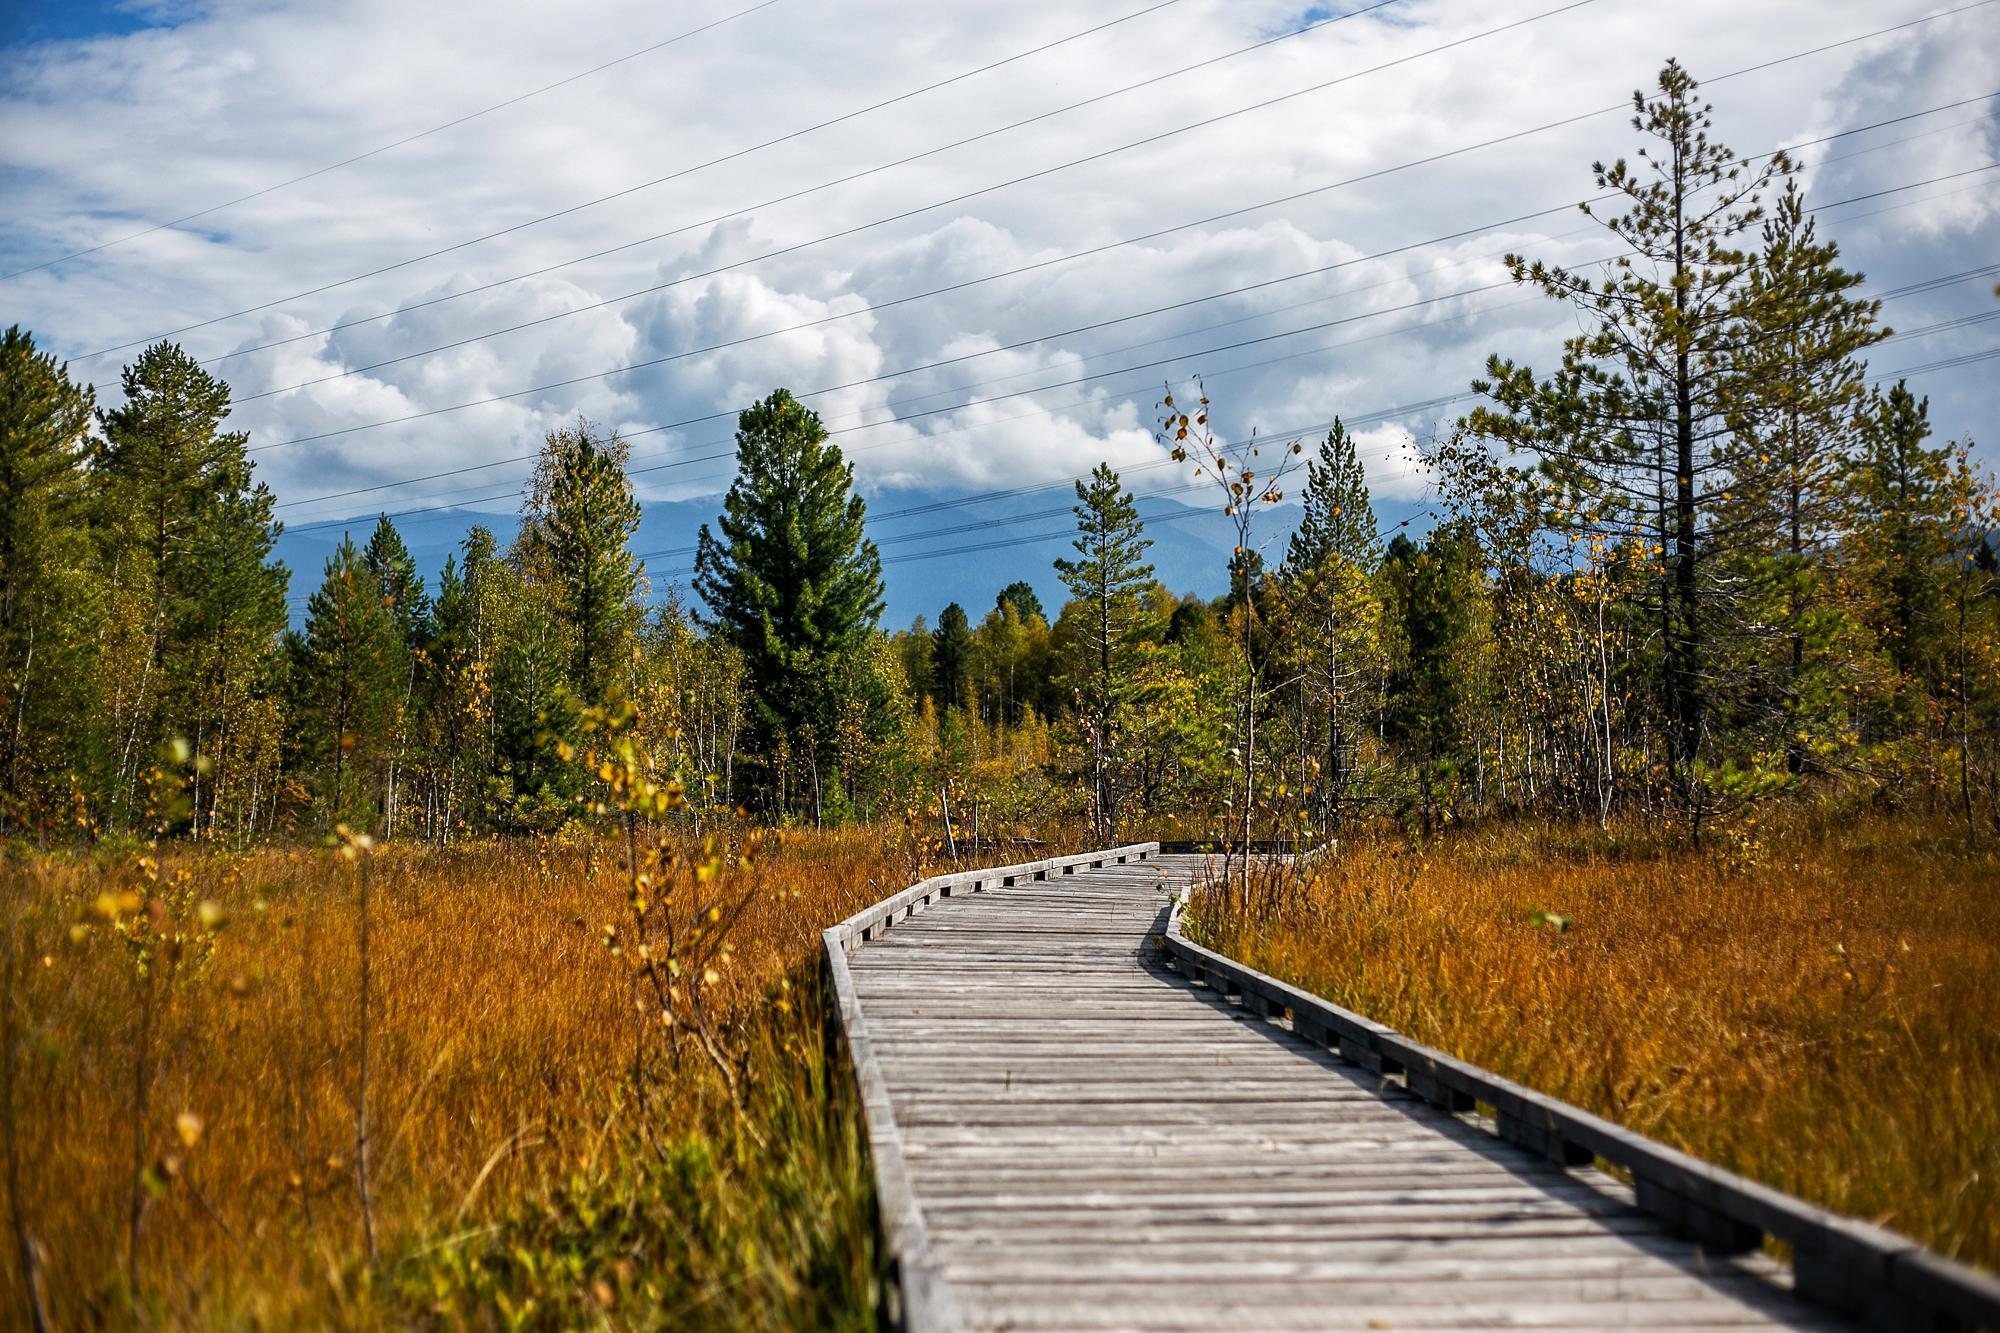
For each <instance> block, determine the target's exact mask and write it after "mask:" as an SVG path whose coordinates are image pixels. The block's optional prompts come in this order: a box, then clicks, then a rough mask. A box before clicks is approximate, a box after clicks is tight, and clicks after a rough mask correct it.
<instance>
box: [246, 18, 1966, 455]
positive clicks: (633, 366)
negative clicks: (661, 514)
mask: <svg viewBox="0 0 2000 1333" xmlns="http://www.w3.org/2000/svg"><path fill="white" fill-rule="evenodd" d="M1579 2H1580V3H1594V0H1579ZM1992 2H1993V0H1981V3H1992ZM1990 95H1991V94H1989V96H1990ZM1968 100H1978V99H1968ZM1952 105H1963V103H1954V104H1952ZM1608 109H1612V110H1615V109H1617V108H1608ZM1940 109H1942V108H1940ZM1605 110H1606V109H1600V110H1597V111H1592V112H1586V113H1583V114H1582V115H1578V116H1570V117H1566V118H1564V119H1562V120H1557V121H1551V122H1549V123H1547V124H1544V125H1540V126H1536V127H1534V128H1532V129H1528V130H1521V131H1517V132H1515V133H1513V134H1507V135H1502V136H1500V137H1498V138H1494V139H1487V140H1483V141H1481V142H1479V143H1476V144H1469V145H1465V146H1463V147H1460V148H1455V149H1451V150H1448V151H1446V152H1443V153H1437V154H1433V155H1432V156H1429V157H1425V158H1419V159H1416V160H1415V161H1411V162H1404V163H1399V164H1397V165H1394V166H1390V167H1384V168H1381V169H1380V170H1377V171H1372V172H1368V173H1365V174H1363V175H1360V176H1352V177H1349V178H1347V179H1345V180H1342V181H1336V182H1334V183H1332V184H1329V185H1324V186H1319V187H1316V188H1314V189H1311V190H1305V191H1300V192H1298V193H1295V194H1291V195H1287V196H1284V197H1282V198H1279V199H1274V200H1267V201H1265V202H1263V203H1258V204H1251V205H1247V206H1244V207H1241V208H1235V209H1230V210H1228V211H1225V212H1222V213H1217V214H1213V215H1210V216H1208V217H1205V218H1200V219H1196V220H1195V221H1192V222H1185V223H1180V224H1177V225H1175V226H1172V227H1165V228H1160V229H1157V230H1154V231H1151V232H1147V233H1145V234H1144V235H1141V236H1135V237H1128V238H1126V239H1124V240H1120V241H1113V242H1107V243H1105V244H1102V245H1097V246H1092V247H1090V248H1088V249H1085V250H1080V251H1075V252H1072V253H1070V254H1067V255H1060V256H1053V257H1050V258H1047V259H1042V260H1038V261H1035V262H1033V263H1030V264H1024V265H1020V266H1018V267H1016V268H1014V269H1009V270H1005V271H1003V272H1001V273H996V274H988V275H984V276H982V277H979V278H973V279H968V280H965V281H962V282H958V283H954V284H950V285H948V286H944V287H939V288H934V289H932V290H930V291H927V292H922V293H917V294H913V295H911V296H907V297H902V298H898V299H896V300H893V301H889V302H883V303H881V304H879V305H875V306H871V307H867V308H866V309H865V310H856V311H849V312H845V313H843V314H841V315H838V316H828V317H823V318H821V319H819V320H816V321H812V323H814V324H825V323H831V322H833V321H834V320H835V319H846V318H853V317H854V316H856V315H859V314H862V313H868V314H874V313H876V312H878V311H880V310H882V309H887V308H889V307H891V306H895V305H901V304H906V303H908V302H909V301H912V300H920V299H926V298H928V297H932V296H938V295H943V294H946V293H950V292H955V291H962V290H965V289H967V288H969V287H972V286H976V285H980V284H983V283H986V282H992V281H995V280H997V279H999V278H1004V277H1014V276H1018V275H1019V274H1022V273H1027V272H1033V271H1036V270H1040V269H1046V268H1050V267H1053V266H1055V265H1057V264H1063V263H1069V262H1072V261H1074V260H1076V259H1081V258H1086V257H1090V256H1095V255H1099V254H1103V253H1106V252H1108V251H1111V250H1116V249H1121V248H1124V247H1128V246H1132V245H1138V244H1141V243H1143V242H1145V241H1149V240H1156V239H1158V238H1160V237H1162V236H1168V235H1172V234H1174V233H1176V232H1181V231H1187V230H1191V229H1193V228H1196V227H1203V226H1208V225H1210V224H1213V223H1216V222H1221V221H1227V220H1229V219H1231V218H1235V217H1240V216H1242V215H1244V214H1246V213H1252V212H1257V211H1260V210H1262V209H1266V208H1271V207H1275V206H1277V205H1279V204H1286V203H1293V202H1296V201H1298V200H1300V199H1303V198H1306V197H1309V196H1311V195H1317V194H1324V193H1327V192H1329V191H1331V190H1336V189H1341V188H1344V187H1346V186H1349V185H1355V184H1360V183H1363V182H1366V181H1370V180H1374V179H1378V178H1380V177H1382V176H1386V175H1390V174H1392V173H1395V172H1400V171H1405V170H1409V169H1411V168H1413V167H1417V166H1424V165H1428V164H1432V163H1435V162H1438V161H1441V160H1443V159H1445V158H1449V157H1456V156H1461V155H1463V154H1466V153H1470V152H1474V151H1478V150H1482V149H1486V148H1491V147H1494V146H1496V145H1498V144H1501V143H1506V142H1508V141H1510V140H1513V139H1519V138H1524V137H1527V136H1529V135H1532V134H1539V133H1543V132H1545V131H1547V130H1550V129H1555V128H1560V127H1562V126H1564V125H1569V124H1574V123H1575V122H1576V121H1578V120H1582V119H1588V118H1589V117H1591V116H1596V115H1602V114H1604V111H1605ZM1914 114H1917V115H1921V114H1925V113H1921V112H1920V113H1914ZM1908 118H1909V117H1899V118H1897V119H1899V120H1900V119H1908ZM1890 123H1894V122H1893V121H1889V122H1882V123H1881V124H1890ZM1864 128H1868V129H1873V128H1880V125H1875V126H1868V127H1864ZM1860 132H1861V130H1859V129H1857V130H1849V131H1843V132H1842V134H1841V135H1829V136H1826V138H1829V139H1830V138H1838V137H1842V135H1846V134H1855V133H1860ZM1824 141H1825V140H1824V139H1822V140H1815V141H1813V142H1815V143H1817V142H1824ZM1800 146H1801V147H1804V146H1810V145H1800ZM1766 156H1768V155H1766ZM1081 160H1087V159H1079V161H1081ZM1991 166H1992V164H1989V165H1988V166H1986V167H1979V168H1974V169H1973V170H1972V171H1967V172H1960V173H1957V175H1959V176H1963V175H1971V174H1974V172H1977V171H1985V170H1990V169H1991ZM1955 178H1956V177H1954V176H1940V177H1936V178H1933V179H1932V180H1930V181H1925V182H1921V184H1936V183H1938V182H1939V181H1942V180H1949V179H1955ZM1016 179H1017V180H1028V179H1032V177H1018V178H1016ZM998 188H1001V187H1000V186H992V187H987V189H989V190H990V189H998ZM1901 188H1915V187H1914V186H1912V187H1901ZM983 192H984V191H975V192H974V193H983ZM960 197H961V198H965V197H970V196H960ZM1607 197H1611V196H1606V195H1600V196H1595V197H1594V198H1593V200H1591V201H1590V202H1595V201H1596V200H1598V199H1603V198H1607ZM1872 197H1875V196H1859V197H1858V198H1857V199H1856V200H1853V201H1849V202H1859V200H1860V199H1865V198H1872ZM939 206H940V205H926V208H931V207H939ZM1567 207H1569V205H1563V206H1561V207H1559V208H1555V209H1547V210H1543V211H1542V212H1541V213H1532V214H1526V215H1523V216H1522V217H1519V218H1514V219H1510V220H1509V223H1511V222H1520V221H1526V220H1529V219H1531V218H1534V217H1538V216H1543V215H1545V214H1546V213H1550V212H1559V211H1562V209H1563V208H1567ZM915 211H918V212H921V211H924V210H923V209H919V210H915ZM903 216H908V214H899V215H897V217H903ZM886 220H888V221H893V220H895V219H886ZM1509 223H1497V224H1486V225H1485V226H1483V227H1476V228H1472V229H1470V230H1469V231H1466V232H1460V233H1456V234H1455V236H1448V237H1441V238H1434V239H1433V240H1431V241H1426V242H1419V243H1418V244H1420V245H1424V244H1436V243H1438V241H1440V240H1448V239H1455V238H1456V237H1457V236H1464V235H1471V234H1474V233H1476V232H1478V231H1481V230H1488V229H1490V228H1491V227H1493V226H1501V225H1509ZM879 225H881V222H880V221H878V222H872V223H865V224H862V225H861V226H859V227H854V228H850V229H848V230H847V231H845V232H839V233H835V234H834V235H833V236H832V237H821V238H819V239H818V240H814V241H807V242H801V243H800V244H798V245H795V246H792V247H788V248H786V249H784V250H779V251H772V252H768V253H767V254H765V255H762V256H757V257H756V258H753V259H751V260H744V261H739V262H735V263H731V264H726V265H721V266H718V267H715V268H711V269H708V270H706V271H704V272H701V273H695V274H687V275H683V276H681V277H678V278H674V279H671V280H669V281H667V282H663V283H657V284H654V285H653V286H651V287H648V288H645V289H643V290H641V291H638V292H629V293H626V294H624V295H622V296H616V297H610V298H607V299H605V300H602V301H598V302H595V303H592V304H590V305H584V306H578V307H575V308H572V309H570V310H566V311H562V312H558V313H556V314H551V315H544V316H539V317H537V318H535V319H533V320H528V321H525V322H524V323H521V324H516V325H512V326H509V327H508V328H505V329H497V330H492V331H490V332H487V333H482V334H477V335H474V336H471V337H467V338H462V339H459V340H457V341H455V342H450V343H444V344H440V345H438V346H436V347H431V348H426V349H424V350H423V351H419V352H411V353H407V354H405V355H402V356H398V357H393V358H390V359H388V360H384V361H377V362H373V363H371V364H369V365H366V366H357V367H354V368H352V369H348V370H343V371H341V372H339V373H337V374H333V375H327V376H323V377H321V378H319V379H315V380H308V381H304V382H302V383H300V384H295V385H288V386H286V387H285V388H283V389H270V390H265V391H263V392H261V393H256V394H246V395H245V396H244V397H242V398H240V399H235V400H232V401H233V402H236V403H247V402H252V401H255V400H258V399H261V398H266V397H271V396H273V395H275V394H278V393H284V392H289V391H292V390H297V389H303V388H309V387H311V386H313V385H316V384H323V383H328V382H331V381H334V380H340V379H346V378H348V377H350V376H353V375H357V374H363V373H365V372H367V371H370V370H379V369H381V368H382V367H384V366H389V365H395V364H399V363H401V362H404V361H410V360H414V359H417V358H419V357H424V356H431V355H434V354H436V353H438V352H442V351H451V350H454V349H456V348H460V347H464V346H467V345H469V344H471V343H475V342H481V341H484V340H485V339H488V338H493V337H498V336H500V335H501V334H504V333H512V332H517V331H519V330H521V329H524V328H529V327H534V326H536V325H540V324H546V323H550V322H553V321H555V320H560V319H567V318H569V317H570V316H571V315H574V314H581V313H584V312H585V311H588V310H594V309H601V308H603V307H605V306H609V305H613V304H617V303H618V302H621V301H627V300H632V299H634V298H636V297H638V296H643V295H647V294H650V293H652V292H656V291H660V290H664V289H666V288H669V287H674V286H679V285H681V284H683V283H687V282H693V281H697V280H699V279H702V278H707V277H713V276H715V275H717V274H719V273H723V272H726V271H728V270H730V269H733V268H737V267H741V266H742V264H744V263H754V262H756V259H762V258H769V257H770V256H771V255H772V254H783V253H790V252H792V251H794V250H798V249H803V248H805V247H807V246H811V245H817V244H820V243H822V242H823V241H825V240H829V239H837V238H840V237H844V236H848V235H852V234H854V233H855V232H859V231H865V230H867V229H869V228H871V227H875V226H879ZM1413 248H1416V247H1415V246H1405V247H1401V249H1413ZM1382 253H1384V254H1393V253H1398V251H1396V250H1391V251H1385V252H1382ZM1354 262H1359V261H1354ZM1327 267H1328V268H1333V267H1339V265H1329V266H1327ZM1267 285H1268V284H1267ZM767 336H772V335H770V334H761V335H754V336H750V337H744V338H739V339H735V340H732V341H731V342H728V343H724V344H719V345H716V346H711V347H708V348H703V349H695V350H684V351H679V352H673V353H668V354H665V355H662V356H658V357H651V358H648V359H646V360H643V361H635V362H630V363H628V364H626V365H623V366H614V367H612V368H610V369H608V370H602V371H593V372H591V373H589V374H585V375H575V376H570V377H568V378H565V379H561V380H555V381H551V382H548V383H545V384H538V385H533V386H529V387H527V388H522V389H516V390H512V391H509V392H507V393H500V394H489V395H487V396H485V397H482V398H476V399H470V400H467V401H465V402H460V403H452V404H447V405H445V406H442V407H434V408H426V409H424V410H423V411H419V412H411V413H406V414H404V415H403V416H399V417H389V418H385V419H383V420H379V421H371V422H361V423H357V424H355V425H352V426H343V427H339V428H336V429H333V430H327V431H320V432H317V433H315V434H311V435H301V436H296V437H294V438H292V439H289V440H280V441H276V442H274V443H271V444H266V445H260V446H258V451H262V450H267V449H280V448H286V447H288V446H291V445H295V444H308V443H312V442H314V441H317V440H325V439H334V438H337V437H340V436H344V435H352V434H355V433H357V432H359V431H364V430H374V429H377V428H379V427H382V426H393V425H401V424H405V423H407V422H411V421H421V420H425V419H428V418H431V417H436V416H443V415H446V414H448V413H452V412H461V411H465V410H467V409H469V408H473V407H484V406H489V405H491V404H494V403H501V402H507V401H509V400H511V399H514V398H522V397H529V396H532V395H534V394H540V393H547V392H550V391H552V390H555V389H563V388H572V387H574V386H576V385H578V384H585V383H590V382H592V381H595V380H602V379H608V378H611V377H613V376H616V375H624V374H630V373H632V372H635V371H639V370H647V369H652V368H655V367H658V366H661V365H666V364H669V363H671V362H674V361H679V360H685V359H687V358H688V357H691V356H697V355H701V354H703V353H704V352H707V351H715V350H720V349H721V348H722V347H729V346H739V345H741V344H743V343H746V342H750V341H754V340H755V339H756V338H758V337H767Z"/></svg>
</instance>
